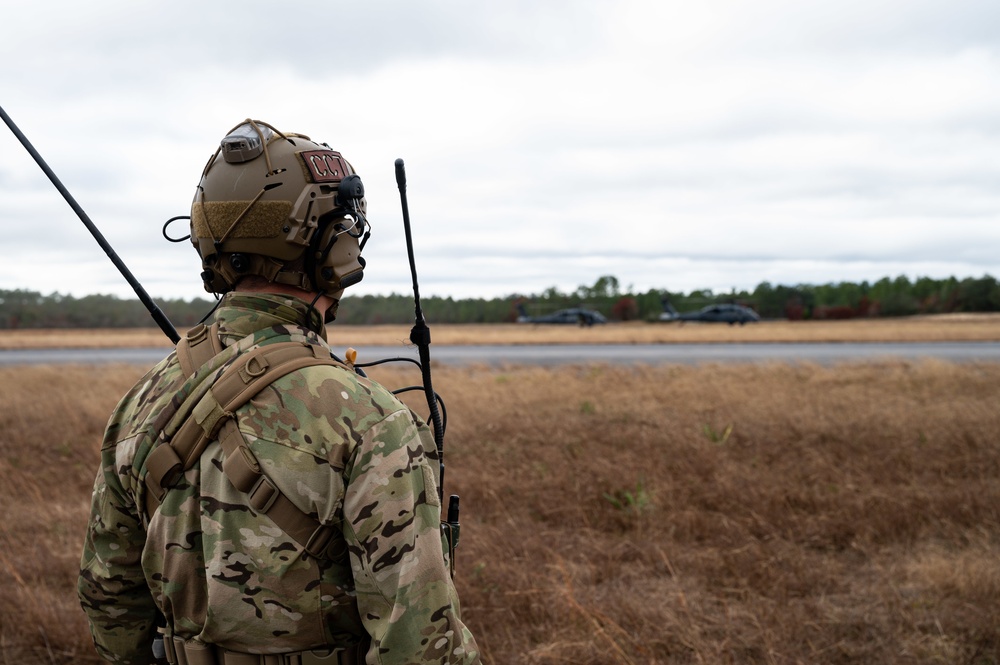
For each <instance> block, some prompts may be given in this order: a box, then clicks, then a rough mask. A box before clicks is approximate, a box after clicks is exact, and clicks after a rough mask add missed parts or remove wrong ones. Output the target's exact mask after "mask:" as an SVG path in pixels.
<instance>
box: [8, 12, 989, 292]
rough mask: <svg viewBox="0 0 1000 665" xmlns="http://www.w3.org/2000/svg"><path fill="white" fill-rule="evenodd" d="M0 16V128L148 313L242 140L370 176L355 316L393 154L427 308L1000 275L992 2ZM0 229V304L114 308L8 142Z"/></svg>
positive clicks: (394, 244)
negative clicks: (113, 254) (203, 200)
mask: <svg viewBox="0 0 1000 665" xmlns="http://www.w3.org/2000/svg"><path fill="white" fill-rule="evenodd" d="M11 4H14V3H11ZM16 4H17V5H18V6H19V7H18V8H17V9H12V8H11V7H9V6H8V7H5V8H4V16H3V20H2V21H0V54H2V57H3V66H2V68H0V106H2V107H3V108H4V109H5V110H6V111H7V113H8V114H9V115H10V116H11V117H12V118H13V119H14V121H15V122H17V123H18V125H19V126H20V127H21V129H22V131H23V132H24V133H25V134H26V135H27V136H28V138H29V139H30V140H31V141H32V142H33V143H34V144H35V147H36V148H37V149H38V150H39V152H40V153H41V154H42V155H43V157H44V158H45V159H46V160H47V161H48V163H49V165H50V166H51V167H52V169H53V170H54V171H55V172H56V174H57V175H59V177H60V178H61V179H62V180H63V182H64V183H65V185H66V186H67V188H68V189H69V190H70V191H71V192H72V193H73V195H74V196H75V197H76V199H77V200H78V202H79V203H80V205H81V206H82V207H83V208H84V209H85V210H86V211H87V213H88V214H89V215H90V217H91V218H92V219H93V220H94V222H95V223H96V224H97V225H98V226H99V227H100V229H101V230H102V232H103V233H104V235H105V236H106V238H107V239H108V241H109V242H110V243H111V245H112V246H113V247H114V248H115V249H116V250H117V252H118V253H119V255H120V256H121V257H122V259H123V260H124V261H125V263H126V264H127V265H128V266H129V267H130V268H131V269H132V271H133V272H134V273H135V275H136V276H137V277H138V279H139V280H140V281H141V282H142V283H143V285H144V286H145V287H146V290H147V291H148V292H149V293H150V294H151V295H153V296H154V297H171V298H174V297H182V298H191V297H197V296H205V295H206V294H205V293H204V291H203V290H202V288H201V283H200V280H199V277H198V273H199V272H200V264H199V259H198V256H197V254H196V253H195V251H194V250H193V248H192V247H191V246H190V244H188V243H182V244H170V243H168V242H167V241H165V240H164V239H163V237H162V236H161V231H160V229H161V226H162V225H163V223H164V222H165V221H166V220H167V219H168V218H170V217H173V216H175V215H186V214H188V213H189V212H190V202H191V199H192V197H193V194H194V188H195V185H196V184H197V181H198V178H199V175H200V173H201V169H202V167H203V166H204V163H205V161H206V160H207V159H208V157H209V156H210V155H211V154H212V152H214V150H215V148H216V146H217V145H218V141H219V139H221V138H222V136H223V135H224V134H225V132H226V131H227V130H228V129H229V128H231V127H232V126H233V125H236V124H237V123H239V122H240V121H242V120H243V119H244V118H247V117H253V118H256V119H261V120H264V121H266V122H269V123H271V124H273V125H275V126H276V127H278V128H279V129H281V130H285V131H292V132H299V133H303V134H308V135H310V136H311V137H312V138H314V139H317V140H320V141H325V142H327V143H329V144H330V145H331V146H332V147H333V148H334V149H336V150H340V151H341V152H343V154H344V155H345V157H347V158H348V159H349V160H350V161H351V162H352V163H353V164H354V166H355V168H356V169H357V170H358V172H359V173H360V174H361V176H362V178H363V179H364V182H365V186H366V190H367V198H368V206H369V207H368V210H369V219H370V221H371V222H372V226H373V235H372V239H371V241H370V242H369V244H368V247H367V248H366V251H365V255H366V257H367V259H368V270H367V271H366V275H365V279H364V281H363V282H362V283H361V284H359V285H358V286H356V287H354V288H353V290H352V291H351V292H349V293H355V294H363V293H381V294H386V293H391V292H396V293H407V292H408V291H409V288H410V279H409V275H408V267H407V261H406V254H405V245H404V240H403V231H402V222H401V214H400V212H399V194H398V190H397V189H396V186H395V181H394V177H393V161H394V160H395V159H396V158H397V157H402V158H403V159H404V160H405V162H406V168H407V176H408V184H409V187H408V193H409V205H410V212H411V217H412V223H413V234H414V243H415V245H416V251H417V257H416V260H417V268H418V271H419V274H420V280H421V294H422V295H441V296H447V295H451V296H455V297H470V296H484V297H493V296H502V295H507V294H511V293H515V292H517V293H540V292H541V291H543V290H545V289H547V288H549V287H552V286H555V287H557V288H559V289H560V290H563V291H572V290H574V289H575V288H576V287H577V286H579V285H581V284H588V285H589V284H592V283H593V282H594V281H595V280H596V279H597V277H599V276H600V275H605V274H610V275H614V276H616V277H617V278H618V279H619V281H620V283H621V285H622V287H623V288H626V287H632V288H633V289H635V290H639V291H645V290H646V289H649V288H665V289H669V290H671V291H675V292H676V291H685V292H687V291H690V290H693V289H697V288H710V289H713V290H715V291H723V292H726V291H729V290H730V289H731V288H737V289H742V288H746V289H752V288H753V287H754V286H756V285H757V284H758V283H760V282H762V281H770V282H772V283H775V284H796V283H812V284H819V283H827V282H839V281H861V280H869V281H874V280H877V279H879V278H881V277H884V276H896V275H900V274H905V275H907V276H909V277H911V278H914V277H917V276H931V277H938V278H940V277H947V276H951V275H954V276H956V277H960V278H961V277H980V276H982V275H983V274H987V273H988V274H992V275H994V276H1000V270H998V263H997V262H998V259H997V253H998V249H1000V223H998V222H1000V40H998V36H997V35H998V34H1000V32H998V30H997V26H1000V3H998V2H996V1H995V0H981V1H980V0H947V1H938V0H865V1H864V2H859V1H854V0H838V1H837V2H832V1H822V2H820V1H811V0H755V1H754V2H745V1H743V0H702V1H701V2H690V1H685V2H678V1H674V0H645V1H639V0H635V1H633V0H621V1H617V2H613V1H603V0H560V1H555V2H544V1H542V0H507V1H506V2H503V3H486V2H481V3H476V2H469V1H468V0H435V1H430V2H423V1H417V0H381V1H375V2H351V3H346V2H334V1H326V2H284V3H277V2H260V1H257V0H242V1H241V2H239V3H236V2H191V1H187V0H172V1H171V2H170V3H166V2H162V3H146V2H135V0H128V1H121V2H119V1H110V0H90V1H89V2H86V3H82V2H77V1H75V0H74V1H72V2H69V1H62V0H60V1H55V2H38V3H30V6H29V3H16ZM0 224H2V228H3V235H2V238H3V239H2V246H3V250H4V251H3V259H2V261H0V288H4V289H13V288H26V289H31V290H36V291H41V292H42V293H51V292H54V291H57V292H60V293H69V294H73V295H77V296H82V295H87V294H90V293H114V294H118V295H120V296H123V297H132V295H133V294H132V291H131V289H130V288H129V286H128V285H127V283H126V282H125V281H124V279H123V278H122V277H121V276H120V275H119V274H118V272H117V271H116V269H115V268H114V266H113V265H112V264H111V262H110V261H109V260H108V259H107V258H106V257H105V255H104V253H103V252H102V251H101V249H100V248H99V247H98V245H97V243H96V242H95V241H94V240H93V239H92V238H91V237H90V235H89V234H88V232H87V230H86V229H85V228H84V226H83V225H82V224H81V223H80V221H79V220H78V219H77V217H76V216H75V214H74V213H73V212H72V210H71V209H70V207H69V206H68V205H67V204H66V203H65V201H63V199H62V198H61V197H60V195H59V194H58V192H57V191H56V190H55V188H54V187H53V186H52V185H51V184H50V183H49V181H48V180H47V179H46V178H45V176H44V175H43V174H42V172H41V170H40V169H39V168H38V167H37V166H36V165H35V163H34V162H33V161H32V160H31V158H30V157H29V155H28V154H27V152H26V151H25V150H24V149H23V148H22V147H21V146H20V144H19V143H17V141H16V140H15V138H14V137H13V135H12V134H11V133H10V132H9V131H7V129H6V128H5V127H3V126H2V125H0ZM183 224H184V223H183V222H182V225H183ZM174 230H175V231H178V232H179V231H180V230H181V226H177V227H175V229H174Z"/></svg>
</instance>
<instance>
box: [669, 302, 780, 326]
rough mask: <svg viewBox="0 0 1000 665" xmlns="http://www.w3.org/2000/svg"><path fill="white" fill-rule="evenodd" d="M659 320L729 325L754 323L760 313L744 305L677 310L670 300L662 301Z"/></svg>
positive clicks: (758, 318)
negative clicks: (685, 310) (689, 310)
mask: <svg viewBox="0 0 1000 665" xmlns="http://www.w3.org/2000/svg"><path fill="white" fill-rule="evenodd" d="M660 321H681V322H683V321H701V322H703V323H728V324H729V325H735V324H737V323H738V324H740V325H741V326H742V325H744V324H746V323H755V322H757V321H760V314H758V313H757V312H755V311H753V310H752V309H750V308H749V307H747V306H745V305H731V304H726V303H723V304H718V305H708V306H706V307H702V308H701V309H700V310H698V311H696V312H678V311H677V310H676V309H674V306H673V305H671V304H670V301H668V300H664V301H663V313H662V314H660Z"/></svg>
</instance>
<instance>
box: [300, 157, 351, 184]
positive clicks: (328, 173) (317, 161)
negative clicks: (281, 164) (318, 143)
mask: <svg viewBox="0 0 1000 665" xmlns="http://www.w3.org/2000/svg"><path fill="white" fill-rule="evenodd" d="M297 154H298V156H299V158H300V159H301V160H302V164H303V165H304V166H305V170H306V176H307V177H308V178H309V179H310V180H312V182H340V181H341V180H343V179H344V176H346V175H348V171H347V162H346V161H344V158H343V157H341V156H340V153H339V152H335V151H333V150H303V151H302V152H299V153H297Z"/></svg>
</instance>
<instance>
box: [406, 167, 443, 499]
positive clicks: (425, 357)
mask: <svg viewBox="0 0 1000 665" xmlns="http://www.w3.org/2000/svg"><path fill="white" fill-rule="evenodd" d="M396 185H397V186H398V187H399V200H400V204H401V205H402V207H403V230H404V231H405V232H406V253H407V256H408V257H409V259H410V275H411V276H412V277H413V305H414V318H415V321H414V323H413V328H412V329H411V330H410V342H412V343H413V344H415V345H416V346H417V351H418V353H419V354H420V373H421V375H422V377H423V380H424V394H425V396H426V397H427V407H428V408H429V409H430V417H431V422H432V423H433V424H434V443H435V444H436V445H437V450H438V458H439V460H440V463H441V484H440V486H439V488H438V489H439V491H440V492H441V495H442V496H444V428H443V427H442V423H441V414H440V412H439V411H438V405H437V396H436V395H435V394H434V387H433V385H432V384H431V349H430V345H431V331H430V329H429V328H428V327H427V322H426V321H424V313H423V311H421V309H420V286H419V285H418V284H417V264H416V261H415V260H414V258H413V236H412V234H411V233H410V207H409V205H408V204H407V202H406V170H405V169H404V168H403V160H402V159H397V160H396Z"/></svg>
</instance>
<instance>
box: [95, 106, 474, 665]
mask: <svg viewBox="0 0 1000 665" xmlns="http://www.w3.org/2000/svg"><path fill="white" fill-rule="evenodd" d="M363 193H364V191H363V187H362V185H361V182H360V179H359V178H358V177H357V175H355V174H354V170H353V168H352V167H351V165H350V164H349V163H348V162H347V161H346V160H344V159H343V157H342V156H341V155H340V154H339V153H337V152H335V151H333V150H331V149H330V147H329V146H327V145H326V144H319V143H316V142H313V141H311V140H310V139H309V138H308V137H306V136H302V135H299V134H290V133H281V132H279V131H277V130H276V129H275V128H273V127H271V126H270V125H268V124H266V123H263V122H260V121H251V120H247V121H245V122H244V123H241V124H240V125H239V126H237V127H236V128H234V129H233V130H231V131H230V132H229V133H228V134H227V136H226V137H225V138H224V139H223V141H222V143H221V147H220V148H219V150H218V151H216V153H215V155H214V156H213V157H212V158H211V159H210V160H209V162H208V164H207V165H206V167H205V169H204V171H203V173H202V177H201V181H200V182H199V184H198V188H197V191H196V194H195V198H194V202H193V205H192V209H191V242H192V243H193V244H194V246H195V248H196V249H197V251H198V253H199V255H200V256H201V258H202V268H203V272H202V274H201V277H202V280H203V282H204V285H205V288H206V290H208V291H209V292H212V293H216V294H219V295H221V302H220V304H219V307H218V308H217V310H216V311H215V313H214V321H213V323H212V324H210V325H199V326H196V327H195V328H193V329H192V330H191V331H189V332H188V333H187V335H185V336H183V337H182V339H181V341H180V343H179V344H178V346H177V349H176V350H175V351H174V352H172V353H171V354H170V355H169V356H168V357H167V358H166V359H164V360H163V361H162V362H160V363H159V364H158V365H156V366H155V367H154V368H153V369H152V370H150V371H149V372H148V373H147V374H146V375H145V376H144V377H143V378H142V379H141V380H140V381H139V382H138V383H137V384H136V385H135V387H134V388H133V389H132V390H131V391H129V393H128V394H126V395H125V397H124V398H123V399H122V400H121V402H120V403H119V405H118V407H117V408H116V410H115V412H114V413H113V415H112V416H111V419H110V421H109V423H108V427H107V431H106V433H105V437H104V442H103V446H102V452H101V456H102V460H101V469H100V471H99V473H98V474H97V480H96V483H95V486H94V494H93V505H92V514H91V519H90V522H89V526H88V532H87V538H86V543H85V545H84V551H83V557H82V563H81V571H80V579H79V595H80V600H81V603H82V605H83V608H84V610H85V611H86V613H87V616H88V619H89V621H90V626H91V631H92V634H93V637H94V643H95V645H96V647H97V650H98V652H99V653H100V654H101V655H102V656H103V657H105V658H106V659H108V660H110V661H113V662H119V663H147V662H155V661H154V650H153V647H154V643H155V644H156V645H157V651H158V654H157V655H158V656H159V657H162V658H164V659H165V660H166V661H167V662H169V663H172V664H178V665H258V664H259V665H319V664H321V663H322V664H328V665H334V664H341V665H346V664H354V663H358V664H360V663H368V664H370V665H374V664H376V663H382V664H385V665H389V664H391V663H417V664H420V663H478V662H480V657H479V651H478V648H477V646H476V642H475V639H474V638H473V636H472V634H471V633H470V631H469V630H468V628H467V627H466V626H465V625H464V624H463V623H462V620H461V617H460V612H459V603H458V597H457V595H456V592H455V587H454V585H453V583H452V579H451V576H450V574H449V563H450V562H449V560H448V556H449V554H448V552H447V548H446V547H444V546H443V545H442V538H441V530H440V521H441V505H440V498H439V491H438V483H439V472H438V462H437V460H438V451H437V449H436V447H435V442H434V438H433V436H432V433H431V430H430V428H429V427H428V426H427V425H426V424H425V423H424V422H423V421H422V420H421V419H420V418H419V417H417V416H416V415H415V414H413V413H412V412H411V411H410V410H409V409H408V408H407V407H406V406H404V405H403V404H402V403H401V402H399V401H398V400H397V399H396V398H395V397H394V396H393V395H392V394H391V393H390V392H389V391H388V390H386V389H385V388H383V387H382V386H381V385H379V384H378V383H376V382H374V381H371V380H369V379H367V378H365V377H363V376H360V375H358V374H357V373H355V372H354V371H353V370H352V368H351V367H349V366H345V365H344V364H342V363H340V362H338V361H337V360H335V359H333V358H332V357H331V352H330V348H329V346H328V345H327V342H326V330H325V324H326V323H329V322H330V321H332V320H333V318H334V316H335V314H336V311H337V305H338V303H339V299H340V297H341V294H342V293H343V290H344V289H345V288H347V287H349V286H351V285H353V284H356V283H357V282H358V281H359V280H360V279H361V277H362V274H363V270H364V266H365V262H364V259H363V258H362V257H361V250H362V248H363V247H364V244H365V241H366V240H367V237H368V223H367V220H366V219H365V200H364V197H363ZM159 645H162V648H161V647H160V646H159Z"/></svg>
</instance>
